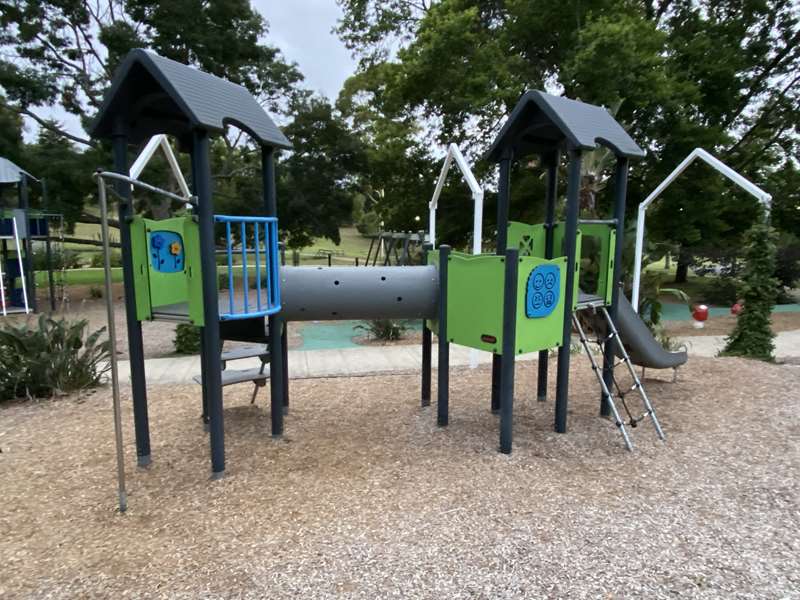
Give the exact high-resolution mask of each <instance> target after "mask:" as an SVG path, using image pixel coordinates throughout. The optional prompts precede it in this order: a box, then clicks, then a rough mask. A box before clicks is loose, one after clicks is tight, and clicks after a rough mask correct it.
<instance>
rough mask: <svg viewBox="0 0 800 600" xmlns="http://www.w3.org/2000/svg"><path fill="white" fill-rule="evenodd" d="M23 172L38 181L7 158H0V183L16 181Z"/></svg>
mask: <svg viewBox="0 0 800 600" xmlns="http://www.w3.org/2000/svg"><path fill="white" fill-rule="evenodd" d="M23 174H25V175H27V176H28V177H30V178H31V179H33V180H34V181H39V180H38V179H36V177H34V176H33V175H31V174H30V173H28V172H27V171H26V170H25V169H22V168H21V167H18V166H17V165H15V164H14V163H13V162H11V161H10V160H8V159H7V158H0V183H16V182H18V181H19V180H20V179H22V175H23Z"/></svg>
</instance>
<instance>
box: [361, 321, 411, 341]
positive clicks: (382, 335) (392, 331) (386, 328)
mask: <svg viewBox="0 0 800 600" xmlns="http://www.w3.org/2000/svg"><path fill="white" fill-rule="evenodd" d="M353 329H356V330H359V329H360V330H362V331H366V332H367V336H368V337H372V338H375V339H376V340H383V341H387V342H391V341H396V340H400V339H403V334H404V333H405V332H406V330H407V329H408V327H406V325H405V324H404V323H403V322H402V321H397V320H395V319H370V320H368V321H364V322H363V323H359V324H358V325H354V326H353Z"/></svg>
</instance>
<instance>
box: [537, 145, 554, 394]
mask: <svg viewBox="0 0 800 600" xmlns="http://www.w3.org/2000/svg"><path fill="white" fill-rule="evenodd" d="M543 158H544V163H545V165H546V166H547V195H546V197H545V204H546V208H545V217H544V239H545V241H544V257H545V258H547V259H550V258H553V227H554V226H555V219H556V197H557V195H558V151H555V152H553V153H552V154H550V155H548V156H547V157H543ZM549 355H550V351H549V350H541V351H540V352H539V378H538V381H537V383H536V399H537V400H538V401H539V402H544V401H545V400H547V363H548V362H549Z"/></svg>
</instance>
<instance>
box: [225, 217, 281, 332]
mask: <svg viewBox="0 0 800 600" xmlns="http://www.w3.org/2000/svg"><path fill="white" fill-rule="evenodd" d="M214 221H216V222H217V223H224V224H225V249H226V254H227V259H228V260H227V264H228V312H225V313H222V312H221V313H220V319H221V320H223V321H229V320H235V319H249V318H251V317H263V316H267V315H272V314H275V313H276V312H278V311H279V310H280V309H281V287H280V274H279V272H278V270H279V268H280V266H279V265H280V263H279V261H278V257H279V249H278V219H276V218H275V217H233V216H229V215H214ZM234 232H236V233H237V234H238V236H239V240H240V246H241V248H240V249H239V250H238V251H236V250H235V249H234V242H233V233H234ZM236 253H239V254H241V259H242V264H241V265H235V264H234V262H233V257H234V254H236ZM248 254H250V255H255V272H254V273H253V274H252V275H253V276H254V277H255V290H251V289H250V281H251V279H250V277H251V270H250V266H249V265H248V261H247V255H248ZM262 258H263V262H264V270H263V271H262V265H261V263H262ZM239 267H241V273H242V279H241V286H240V289H237V286H236V279H235V278H234V272H235V271H236V270H237V269H239ZM253 291H254V292H255V294H254V297H251V296H252V294H251V292H253Z"/></svg>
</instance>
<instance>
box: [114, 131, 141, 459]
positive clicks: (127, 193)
mask: <svg viewBox="0 0 800 600" xmlns="http://www.w3.org/2000/svg"><path fill="white" fill-rule="evenodd" d="M112 143H113V151H114V171H115V172H117V173H121V174H123V175H128V135H127V131H126V128H125V126H124V124H123V123H121V122H119V121H118V122H117V123H115V125H114V134H113V137H112ZM114 186H115V188H116V191H117V194H118V195H119V197H120V200H119V239H120V245H121V249H122V280H123V283H124V286H125V319H126V322H127V325H128V355H129V357H130V365H131V394H132V395H133V423H134V430H135V432H136V457H137V462H138V464H139V466H140V467H146V466H147V465H149V464H150V419H149V417H148V414H147V382H146V380H145V373H144V345H143V343H142V324H141V322H140V321H139V320H138V319H137V318H136V297H135V295H134V291H133V287H134V283H133V257H132V256H131V229H130V219H131V217H132V216H133V207H132V206H131V186H130V185H128V184H127V183H124V182H121V181H118V182H116V183H115V184H114Z"/></svg>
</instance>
